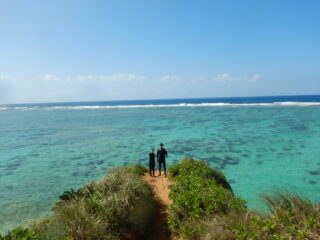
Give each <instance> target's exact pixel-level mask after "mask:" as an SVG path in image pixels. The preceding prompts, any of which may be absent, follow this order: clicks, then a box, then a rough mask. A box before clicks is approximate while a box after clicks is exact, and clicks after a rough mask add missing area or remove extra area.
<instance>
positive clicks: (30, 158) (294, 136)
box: [0, 104, 320, 231]
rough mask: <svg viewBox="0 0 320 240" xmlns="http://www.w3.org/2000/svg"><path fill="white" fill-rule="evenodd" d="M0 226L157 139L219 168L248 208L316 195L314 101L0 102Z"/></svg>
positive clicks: (319, 144)
mask: <svg viewBox="0 0 320 240" xmlns="http://www.w3.org/2000/svg"><path fill="white" fill-rule="evenodd" d="M0 132H1V135H0V136H1V137H0V231H4V230H7V229H11V228H13V227H16V226H19V225H24V224H26V223H27V222H28V219H32V218H37V217H41V216H44V215H46V214H48V213H49V212H50V209H51V208H52V207H53V205H54V203H55V202H56V201H57V198H58V196H59V195H60V194H61V193H62V192H63V191H64V190H68V189H70V188H78V187H80V186H81V185H83V184H84V183H86V182H88V181H91V180H97V179H99V178H100V177H101V176H102V175H103V174H104V173H105V171H106V169H107V168H109V167H113V166H118V165H127V164H132V163H140V164H147V156H148V151H149V148H150V147H155V148H156V147H157V146H158V144H159V143H160V142H163V143H164V144H165V147H166V148H167V150H168V152H169V157H168V159H167V161H168V163H169V165H170V164H172V163H175V162H177V161H179V160H180V159H182V158H184V157H193V158H196V159H202V160H205V161H207V162H208V163H209V165H210V166H212V167H216V168H218V169H220V170H222V171H223V172H224V173H225V174H226V176H227V178H228V180H229V181H230V183H231V185H232V188H233V189H234V191H235V193H236V194H237V195H239V196H240V197H242V198H243V199H245V200H247V201H248V206H249V207H250V208H254V209H261V208H263V204H262V202H261V201H260V197H259V195H260V194H263V193H270V192H275V191H279V190H287V191H290V192H298V193H301V194H303V195H305V196H307V197H309V198H311V199H312V200H313V201H319V200H320V106H318V105H312V104H311V105H303V104H302V105H296V104H280V105H279V104H275V105H272V104H270V105H245V104H244V105H230V106H229V105H226V106H224V105H208V106H206V105H203V106H200V105H192V106H179V105H177V106H163V107H155V106H148V107H143V106H140V107H113V108H97V107H83V108H67V107H65V108H53V107H52V108H44V109H37V108H30V109H19V108H16V109H9V110H8V109H6V108H3V109H2V110H0Z"/></svg>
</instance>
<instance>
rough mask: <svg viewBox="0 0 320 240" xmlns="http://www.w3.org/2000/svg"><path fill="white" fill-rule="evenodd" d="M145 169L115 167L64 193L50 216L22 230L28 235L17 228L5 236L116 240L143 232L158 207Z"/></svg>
mask: <svg viewBox="0 0 320 240" xmlns="http://www.w3.org/2000/svg"><path fill="white" fill-rule="evenodd" d="M145 171H146V169H145V168H143V167H141V166H139V165H133V166H130V167H119V168H115V169H114V170H112V171H110V172H109V173H108V175H107V176H106V177H104V178H103V179H101V180H100V181H97V182H92V183H89V184H87V185H85V186H84V187H82V188H81V189H79V190H77V191H74V190H71V191H67V192H64V194H63V195H61V196H60V201H59V202H58V203H57V204H56V206H55V208H54V210H53V211H54V214H53V215H52V216H51V217H49V218H47V219H45V220H42V221H39V222H34V223H33V224H31V226H30V228H29V229H24V230H23V231H25V232H26V234H25V236H28V237H29V238H27V237H25V238H19V237H20V235H22V234H24V232H23V231H22V230H21V231H19V232H17V231H18V230H17V229H16V230H14V231H13V232H10V233H9V234H8V235H7V236H5V237H3V239H8V240H9V239H48V240H49V239H50V240H60V239H61V240H62V239H64V240H66V239H73V240H98V239H112V240H113V239H122V238H123V237H124V236H128V237H129V236H138V235H142V234H144V233H145V232H146V231H147V230H148V229H149V223H150V221H151V219H152V218H153V214H154V213H155V209H156V201H155V199H154V197H153V192H152V189H151V187H150V186H149V185H148V184H147V183H145V182H144V181H143V179H142V178H141V175H143V174H144V172H145ZM16 232H17V233H16ZM14 234H15V235H14ZM18 234H20V235H18ZM10 235H12V236H17V237H12V238H10V237H9V236H10ZM23 236H24V235H23ZM32 237H33V238H32ZM0 239H1V237H0Z"/></svg>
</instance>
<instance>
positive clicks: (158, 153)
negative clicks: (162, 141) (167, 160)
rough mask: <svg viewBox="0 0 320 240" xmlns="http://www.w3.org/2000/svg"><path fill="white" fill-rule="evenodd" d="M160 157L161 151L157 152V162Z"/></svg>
mask: <svg viewBox="0 0 320 240" xmlns="http://www.w3.org/2000/svg"><path fill="white" fill-rule="evenodd" d="M159 155H160V152H159V149H158V150H157V161H158V162H159Z"/></svg>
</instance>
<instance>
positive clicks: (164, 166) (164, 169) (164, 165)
mask: <svg viewBox="0 0 320 240" xmlns="http://www.w3.org/2000/svg"><path fill="white" fill-rule="evenodd" d="M166 165H167V164H166V161H164V162H163V171H164V176H165V177H166V176H167V166H166Z"/></svg>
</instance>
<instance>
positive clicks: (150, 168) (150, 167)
mask: <svg viewBox="0 0 320 240" xmlns="http://www.w3.org/2000/svg"><path fill="white" fill-rule="evenodd" d="M151 170H152V165H150V164H149V174H150V176H151V177H152V174H151Z"/></svg>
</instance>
